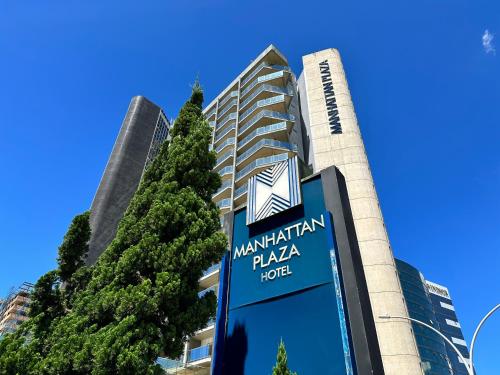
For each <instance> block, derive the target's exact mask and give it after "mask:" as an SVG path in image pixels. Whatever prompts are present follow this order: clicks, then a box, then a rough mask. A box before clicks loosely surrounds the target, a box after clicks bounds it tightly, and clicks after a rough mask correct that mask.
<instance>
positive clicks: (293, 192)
mask: <svg viewBox="0 0 500 375" xmlns="http://www.w3.org/2000/svg"><path fill="white" fill-rule="evenodd" d="M301 203H302V198H301V196H300V181H299V170H298V163H297V157H296V156H295V157H294V158H292V159H288V160H285V161H283V162H280V163H277V164H275V165H274V166H272V167H271V168H268V169H266V170H264V171H263V172H261V173H259V174H257V175H256V176H253V177H252V178H250V180H249V181H248V197H247V225H249V224H252V223H255V222H257V221H259V220H262V219H265V218H267V217H270V216H272V215H275V214H277V213H279V212H283V211H285V210H288V209H290V208H292V207H295V206H298V205H299V204H301Z"/></svg>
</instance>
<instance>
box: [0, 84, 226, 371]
mask: <svg viewBox="0 0 500 375" xmlns="http://www.w3.org/2000/svg"><path fill="white" fill-rule="evenodd" d="M202 102H203V92H202V90H201V87H200V85H199V84H198V83H196V84H195V85H194V87H193V91H192V95H191V98H190V99H189V100H188V102H187V103H186V104H185V105H184V106H183V108H182V109H181V111H180V113H179V117H178V118H177V120H176V121H175V124H174V126H173V129H172V132H171V136H172V138H171V141H170V142H169V143H168V144H167V143H165V144H164V145H163V146H162V148H161V150H160V153H159V155H158V156H157V157H156V158H155V160H154V161H153V162H152V163H151V165H150V166H149V167H148V169H147V170H146V172H145V174H144V176H143V179H142V181H141V183H140V185H139V188H138V190H137V192H136V193H135V195H134V197H133V198H132V200H131V202H130V204H129V207H128V209H127V211H126V212H125V214H124V216H123V218H122V220H121V222H120V224H119V227H118V230H117V234H116V237H115V238H114V240H113V241H112V242H111V244H110V245H109V246H108V248H107V249H106V251H105V252H104V253H103V254H102V255H101V257H100V258H99V259H98V261H97V263H96V265H95V266H94V267H93V268H92V269H89V268H87V267H85V266H83V261H82V258H81V257H78V255H77V254H76V252H77V250H76V249H77V248H78V249H80V250H83V249H84V248H85V246H82V247H80V246H76V245H75V244H70V243H71V241H76V242H77V243H80V241H79V240H78V239H83V238H85V237H86V234H87V232H86V231H85V230H83V229H82V230H81V231H74V232H71V233H70V232H68V234H67V235H66V237H65V240H67V242H68V246H67V247H64V246H61V248H60V250H59V254H60V258H59V259H58V263H59V269H58V271H57V275H58V276H59V280H60V281H63V285H64V286H65V288H66V289H67V288H68V286H69V287H70V290H71V298H70V299H69V300H68V299H66V300H64V298H63V300H64V306H65V310H64V314H62V315H61V316H60V317H57V318H55V319H53V320H52V323H51V324H50V334H49V335H48V336H47V337H46V338H45V339H44V351H43V352H42V353H41V352H40V351H36V353H35V354H36V355H33V357H32V358H34V357H35V356H36V358H37V366H36V371H35V372H32V373H37V374H95V375H97V374H103V375H104V374H159V373H162V370H161V369H160V367H159V366H158V365H156V364H155V361H156V359H157V358H158V356H160V355H164V356H169V357H172V358H175V357H178V356H179V355H180V354H182V349H183V345H184V341H185V338H186V337H187V336H189V335H191V334H193V333H194V332H195V331H196V330H198V329H201V328H203V327H204V326H205V325H206V323H207V321H208V319H209V318H211V317H213V316H214V314H215V304H216V298H215V295H214V293H213V292H209V293H205V294H203V295H201V296H199V294H198V288H199V284H198V280H199V278H200V277H201V276H202V274H203V271H204V270H205V269H207V268H208V267H209V266H211V265H212V264H213V263H216V262H218V261H220V259H221V257H222V255H223V253H224V251H225V249H226V246H227V239H226V237H225V235H224V234H223V233H222V232H220V220H219V210H218V208H217V207H216V205H215V204H214V203H213V202H212V200H211V197H212V194H213V193H214V192H216V190H217V189H218V188H219V187H220V177H219V175H218V174H217V173H215V172H213V171H212V169H213V167H214V166H215V161H216V157H215V153H214V152H210V151H209V144H210V141H211V129H210V127H209V126H208V123H207V122H206V120H205V118H204V116H203V114H202ZM73 251H75V252H73ZM61 254H65V255H64V256H61ZM51 275H52V276H51V277H53V276H54V275H53V274H51ZM51 281H52V279H51V278H48V279H47V280H46V282H47V283H48V284H50V282H51ZM53 285H54V284H53ZM47 288H48V287H47ZM65 288H63V290H64V289H65ZM48 289H50V288H48ZM48 289H47V290H48ZM57 290H59V289H58V288H57V287H56V288H53V291H57ZM63 294H64V291H63ZM24 337H26V336H24ZM33 341H35V340H33ZM1 345H2V343H0V361H1V358H3V357H4V355H3V353H2V350H3V349H2V346H1ZM6 345H7V346H8V345H11V344H6ZM12 345H13V344H12ZM12 345H11V346H12ZM16 345H17V346H16V348H17V349H19V348H20V347H22V346H23V343H19V342H16ZM25 346H26V347H29V346H30V345H25ZM12 348H14V346H12ZM26 354H29V353H26ZM0 373H2V368H1V367H0ZM6 373H9V374H10V373H12V374H15V373H16V372H8V371H7V372H6ZM21 373H26V374H29V373H30V372H21Z"/></svg>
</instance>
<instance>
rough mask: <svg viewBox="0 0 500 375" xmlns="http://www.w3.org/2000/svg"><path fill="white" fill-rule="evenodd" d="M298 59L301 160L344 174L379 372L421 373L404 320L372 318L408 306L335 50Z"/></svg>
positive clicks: (399, 311) (400, 311) (394, 374)
mask: <svg viewBox="0 0 500 375" xmlns="http://www.w3.org/2000/svg"><path fill="white" fill-rule="evenodd" d="M302 61H303V65H304V70H303V72H302V74H301V76H300V77H299V80H298V85H299V95H300V103H301V111H302V112H301V113H302V118H303V120H304V123H305V129H306V134H305V138H306V139H308V142H309V144H308V148H307V150H306V160H307V161H308V163H310V164H312V166H313V169H314V172H319V171H321V170H322V169H324V168H327V167H329V166H331V165H335V166H337V167H338V168H339V170H340V171H341V172H342V174H343V175H344V177H345V180H346V184H347V190H348V194H349V200H350V204H351V208H352V215H353V219H354V225H355V229H356V235H357V238H358V241H359V248H360V252H361V257H362V261H363V267H364V272H365V276H366V283H367V286H368V292H369V295H370V302H371V305H372V310H373V315H374V319H375V325H376V330H377V336H378V341H379V345H380V351H381V354H382V360H383V364H384V369H385V373H386V374H388V375H404V374H408V375H410V374H411V375H413V374H422V369H421V366H420V357H419V354H418V351H417V347H416V343H415V339H414V336H413V334H412V331H411V325H410V323H408V322H407V321H399V320H382V319H379V318H378V317H379V316H380V315H386V314H389V315H402V316H408V311H407V309H406V305H405V303H404V297H403V292H402V289H401V285H400V282H399V279H398V273H397V271H396V266H395V262H394V257H393V254H392V250H391V246H390V243H389V239H388V236H387V232H386V228H385V225H384V219H383V217H382V212H381V210H380V205H379V201H378V198H377V193H376V191H375V185H374V182H373V178H372V174H371V171H370V166H369V164H368V158H367V156H366V152H365V147H364V144H363V139H362V137H361V132H360V129H359V126H358V122H357V119H356V114H355V113H354V106H353V104H352V101H351V95H350V93H349V88H348V85H347V80H346V77H345V73H344V69H343V67H342V62H341V59H340V55H339V53H338V51H337V50H335V49H327V50H323V51H319V52H315V53H312V54H310V55H306V56H304V57H303V58H302Z"/></svg>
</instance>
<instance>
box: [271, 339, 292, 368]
mask: <svg viewBox="0 0 500 375" xmlns="http://www.w3.org/2000/svg"><path fill="white" fill-rule="evenodd" d="M273 375H297V373H296V372H291V371H290V369H289V368H288V359H287V355H286V349H285V344H284V343H283V340H281V341H280V344H279V346H278V355H277V356H276V365H275V366H274V367H273Z"/></svg>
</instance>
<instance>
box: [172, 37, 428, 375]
mask: <svg viewBox="0 0 500 375" xmlns="http://www.w3.org/2000/svg"><path fill="white" fill-rule="evenodd" d="M303 65H304V69H303V72H302V73H301V74H300V76H299V78H298V79H296V76H295V75H294V73H293V72H292V69H291V68H290V66H289V65H288V62H287V59H286V58H285V56H284V55H283V54H282V53H281V52H280V51H278V49H277V48H276V47H274V46H272V45H271V46H269V47H268V48H266V49H265V50H264V51H263V52H262V53H261V54H260V55H259V56H257V58H256V59H254V60H253V61H252V63H251V64H250V65H249V66H248V67H246V68H245V69H244V70H243V71H242V73H241V74H240V75H238V77H236V78H235V79H234V80H233V81H232V82H231V83H230V84H229V85H228V86H227V87H226V88H225V89H224V90H223V91H222V92H221V93H220V94H219V95H217V97H216V98H215V99H214V100H213V101H211V102H210V103H209V104H208V105H207V106H206V108H205V109H204V114H205V116H206V118H207V120H208V121H209V124H210V126H212V128H213V141H212V148H213V149H214V150H215V151H216V153H217V165H216V167H215V169H216V171H217V172H218V173H219V174H220V175H221V177H222V186H221V188H220V189H219V190H218V191H217V192H216V193H215V194H214V196H213V199H214V201H215V202H216V203H217V205H218V206H219V207H220V209H221V213H222V214H225V213H227V212H229V211H230V210H233V209H235V208H236V207H239V206H241V205H244V204H245V203H246V196H247V182H248V179H249V178H250V177H251V176H254V175H255V174H257V173H259V172H261V171H262V170H264V169H266V168H268V167H270V166H272V165H274V164H276V163H278V162H280V161H282V160H286V159H288V158H291V157H293V156H295V155H297V156H298V157H299V159H300V161H301V162H302V164H303V165H306V166H309V167H311V169H312V170H313V171H314V172H320V171H321V170H323V169H325V168H327V167H330V166H332V165H335V166H337V167H338V169H339V170H340V171H341V172H342V174H343V175H344V177H345V180H346V185H347V190H348V194H349V200H350V205H351V208H352V216H353V219H354V225H355V231H356V235H357V239H358V241H359V247H360V252H361V258H362V263H363V269H364V273H365V276H366V284H367V287H368V292H369V297H370V304H371V309H372V311H373V317H370V318H371V319H374V320H375V325H376V332H377V338H371V339H374V340H377V339H378V342H379V347H380V351H381V356H382V360H383V366H384V370H385V373H386V374H390V375H404V374H422V368H421V365H420V355H419V352H418V349H417V345H416V342H415V338H414V336H413V334H412V329H411V324H409V323H408V322H407V321H404V320H400V321H386V320H382V319H379V318H378V317H379V316H381V315H387V314H390V315H403V316H408V311H407V307H406V305H405V303H404V299H403V292H402V289H401V284H400V281H399V278H398V276H397V272H396V266H395V261H394V257H393V254H392V250H391V247H390V244H389V239H388V236H387V232H386V229H385V225H384V221H383V217H382V213H381V210H380V206H379V202H378V198H377V194H376V191H375V186H374V182H373V178H372V175H371V171H370V167H369V164H368V159H367V156H366V152H365V149H364V144H363V140H362V137H361V132H360V129H359V126H358V123H357V119H356V115H355V112H354V107H353V104H352V101H351V96H350V93H349V89H348V85H347V80H346V77H345V73H344V70H343V67H342V63H341V60H340V55H339V53H338V52H337V51H336V50H334V49H327V50H324V51H319V52H316V53H313V54H309V55H306V56H304V57H303ZM218 284H219V267H218V265H216V266H214V267H212V268H211V269H210V270H207V272H206V273H205V275H204V276H203V277H202V278H201V280H200V293H204V291H205V290H209V289H212V290H215V291H216V293H217V288H218ZM214 327H215V325H214V323H213V322H210V323H209V324H208V326H207V327H206V328H205V329H203V330H200V331H199V332H196V333H195V335H194V336H193V337H192V338H190V340H189V341H188V343H187V345H186V348H185V353H184V356H183V358H181V360H180V363H181V365H180V366H179V364H177V365H176V369H175V370H172V371H175V373H179V374H180V373H183V368H185V369H186V371H187V369H189V368H194V367H196V368H198V370H197V371H198V373H200V374H201V373H204V372H200V371H203V370H199V368H200V367H201V368H203V367H205V368H206V370H205V371H206V373H207V374H208V373H209V366H210V362H211V355H212V345H213V335H214ZM186 373H187V372H186Z"/></svg>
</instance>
